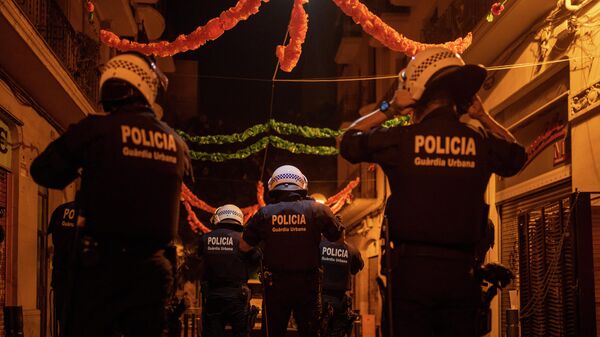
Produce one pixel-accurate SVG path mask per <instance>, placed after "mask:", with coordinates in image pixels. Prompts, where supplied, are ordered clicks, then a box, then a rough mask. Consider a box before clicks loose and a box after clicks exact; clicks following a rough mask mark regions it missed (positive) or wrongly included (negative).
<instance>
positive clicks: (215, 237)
mask: <svg viewBox="0 0 600 337" xmlns="http://www.w3.org/2000/svg"><path fill="white" fill-rule="evenodd" d="M242 230H243V227H242V226H241V225H238V224H232V223H224V222H221V223H219V224H218V225H217V227H216V229H215V230H213V231H211V232H210V233H207V234H204V235H203V236H202V239H201V240H200V243H199V245H198V255H199V256H200V257H201V258H202V261H203V267H204V268H203V277H202V280H203V281H204V282H207V283H208V285H209V287H212V288H218V287H231V286H239V285H241V284H243V283H246V282H248V276H249V275H250V274H251V273H252V272H254V271H255V270H256V269H257V268H258V264H259V263H260V261H259V259H260V257H259V256H257V254H255V252H249V253H248V254H244V253H242V252H240V250H239V244H240V238H241V236H242Z"/></svg>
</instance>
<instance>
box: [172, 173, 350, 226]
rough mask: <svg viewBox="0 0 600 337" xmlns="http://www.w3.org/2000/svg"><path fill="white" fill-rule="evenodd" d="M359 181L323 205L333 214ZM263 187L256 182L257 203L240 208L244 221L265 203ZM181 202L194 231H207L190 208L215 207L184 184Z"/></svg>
mask: <svg viewBox="0 0 600 337" xmlns="http://www.w3.org/2000/svg"><path fill="white" fill-rule="evenodd" d="M359 183H360V178H356V179H354V180H352V181H351V182H349V183H348V185H346V187H344V188H343V189H342V190H341V191H339V192H338V193H336V194H335V195H333V196H332V197H330V198H329V199H327V201H325V205H327V206H329V207H330V208H331V211H332V212H333V213H334V214H335V213H337V212H339V211H340V210H341V209H342V207H343V206H344V205H345V204H346V202H347V201H348V200H349V199H351V198H352V190H353V189H354V188H355V187H356V186H358V184H359ZM264 192H265V188H264V185H263V183H262V182H260V181H259V182H258V183H257V184H256V199H257V201H258V203H256V204H254V205H251V206H247V207H244V208H241V210H242V213H244V222H246V221H248V219H250V217H252V216H253V215H254V214H255V213H256V212H258V210H259V209H260V208H261V207H264V206H265V205H266V203H265V199H264ZM181 202H182V203H183V206H184V207H185V210H186V211H187V214H188V216H187V221H188V223H189V225H190V227H191V228H192V230H193V231H195V232H197V233H198V232H201V233H208V232H210V229H209V228H208V227H206V226H205V225H204V224H203V223H202V222H201V221H200V220H199V219H198V217H197V216H196V212H194V210H193V209H192V206H194V207H196V208H199V209H201V210H203V211H205V212H208V213H214V212H215V211H216V208H215V207H213V206H210V205H209V204H207V203H206V202H204V201H203V200H200V199H199V198H198V197H197V196H195V195H194V193H193V192H192V191H191V190H190V189H189V188H188V187H187V186H186V185H185V184H182V186H181Z"/></svg>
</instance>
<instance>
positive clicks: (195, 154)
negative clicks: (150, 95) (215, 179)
mask: <svg viewBox="0 0 600 337" xmlns="http://www.w3.org/2000/svg"><path fill="white" fill-rule="evenodd" d="M267 145H272V146H273V147H276V148H278V149H282V150H286V151H289V152H291V153H299V154H313V155H319V156H335V155H337V154H338V149H337V148H335V147H334V146H320V145H306V144H300V143H294V142H290V141H289V140H285V139H283V138H280V137H277V136H266V137H263V138H261V139H260V140H259V141H257V142H256V143H254V144H252V145H250V146H248V147H245V148H243V149H240V150H238V151H236V152H233V153H224V152H201V151H194V150H190V157H191V158H192V159H194V160H202V161H214V162H223V161H226V160H232V159H244V158H248V157H249V156H250V155H252V154H255V153H257V152H260V151H262V150H264V149H265V148H266V147H267Z"/></svg>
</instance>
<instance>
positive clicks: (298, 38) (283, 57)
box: [275, 0, 308, 73]
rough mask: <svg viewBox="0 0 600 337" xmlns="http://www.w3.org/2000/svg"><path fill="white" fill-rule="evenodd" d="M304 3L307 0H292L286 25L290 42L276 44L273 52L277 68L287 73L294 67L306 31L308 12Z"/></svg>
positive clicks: (300, 51) (298, 58) (298, 57)
mask: <svg viewBox="0 0 600 337" xmlns="http://www.w3.org/2000/svg"><path fill="white" fill-rule="evenodd" d="M305 3H308V0H294V7H292V16H291V18H290V24H289V25H288V30H289V32H290V42H289V43H288V45H287V46H277V48H276V49H275V54H276V55H277V59H279V68H281V70H283V71H285V72H288V73H289V72H290V71H292V70H293V69H294V67H296V64H298V60H300V55H301V54H302V44H303V43H304V40H305V39H306V31H308V14H306V11H305V10H304V4H305Z"/></svg>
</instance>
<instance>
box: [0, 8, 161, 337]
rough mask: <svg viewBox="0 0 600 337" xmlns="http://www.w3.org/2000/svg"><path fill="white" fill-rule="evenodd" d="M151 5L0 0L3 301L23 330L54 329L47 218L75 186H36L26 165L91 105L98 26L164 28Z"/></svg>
mask: <svg viewBox="0 0 600 337" xmlns="http://www.w3.org/2000/svg"><path fill="white" fill-rule="evenodd" d="M154 3H156V1H146V2H145V3H143V4H139V3H137V2H132V3H131V4H130V3H129V2H127V3H124V2H121V1H112V0H109V1H103V2H102V3H98V4H95V5H96V6H95V7H96V8H95V12H94V15H93V16H92V17H90V13H88V11H87V8H88V7H87V6H88V4H87V3H86V2H85V1H83V2H82V1H73V0H47V1H46V0H5V1H2V2H0V36H2V45H3V49H2V50H3V51H2V53H1V55H0V227H1V229H2V231H3V232H4V233H5V239H4V240H3V241H2V242H1V243H0V305H1V306H2V307H13V306H16V307H20V308H21V310H22V313H23V330H24V331H23V332H24V335H25V336H33V337H35V336H50V335H54V334H53V333H52V329H53V323H52V322H53V321H54V313H53V312H52V304H53V294H52V291H51V288H50V270H51V267H52V266H51V261H52V259H51V258H52V247H51V241H50V240H48V235H47V225H48V220H49V217H50V215H51V213H52V211H53V210H54V209H55V208H56V207H57V206H58V205H60V204H62V203H65V202H68V201H72V200H74V198H75V190H76V186H75V184H72V185H70V186H68V187H67V188H65V189H64V190H62V191H59V190H48V189H45V188H42V187H40V186H38V185H37V184H36V183H35V182H34V181H33V180H32V178H31V176H30V174H29V166H30V164H31V162H32V160H33V159H34V158H35V157H36V156H37V155H38V154H39V153H40V152H41V151H43V150H44V149H45V148H46V146H47V145H48V144H49V143H50V142H51V141H52V140H54V139H56V138H57V137H58V136H59V135H60V134H61V133H62V132H63V131H64V130H66V129H67V128H68V126H69V125H70V124H72V123H75V122H77V121H79V120H80V119H82V118H84V117H85V116H87V115H90V114H94V113H97V111H98V74H99V72H98V70H99V68H98V65H100V64H102V63H104V62H105V61H106V60H108V59H109V58H110V57H111V56H112V55H113V53H114V51H111V50H109V48H107V47H104V46H101V44H100V43H99V41H98V32H99V30H100V27H103V28H110V29H111V30H113V31H115V32H116V33H117V34H119V35H121V36H130V37H136V36H137V34H138V27H140V25H141V23H140V24H138V22H142V19H143V18H144V15H146V16H152V17H153V18H154V21H153V20H150V19H147V18H146V20H145V23H144V24H143V25H144V29H145V30H148V28H157V27H154V26H152V27H151V25H157V26H158V31H161V30H160V29H164V22H163V24H162V28H161V25H160V20H158V23H157V22H156V21H157V20H156V18H157V16H156V15H154V14H155V13H154V12H152V13H150V14H148V12H149V11H150V12H151V11H153V8H142V7H143V6H149V7H151V6H153V4H154ZM136 9H141V10H139V11H137V10H136ZM158 19H161V18H158ZM152 32H153V33H154V34H157V29H153V30H152ZM2 315H3V312H0V325H3V324H4V321H5V320H4V317H3V316H2ZM9 323H10V322H9ZM4 335H5V328H4V326H2V327H0V336H4Z"/></svg>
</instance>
